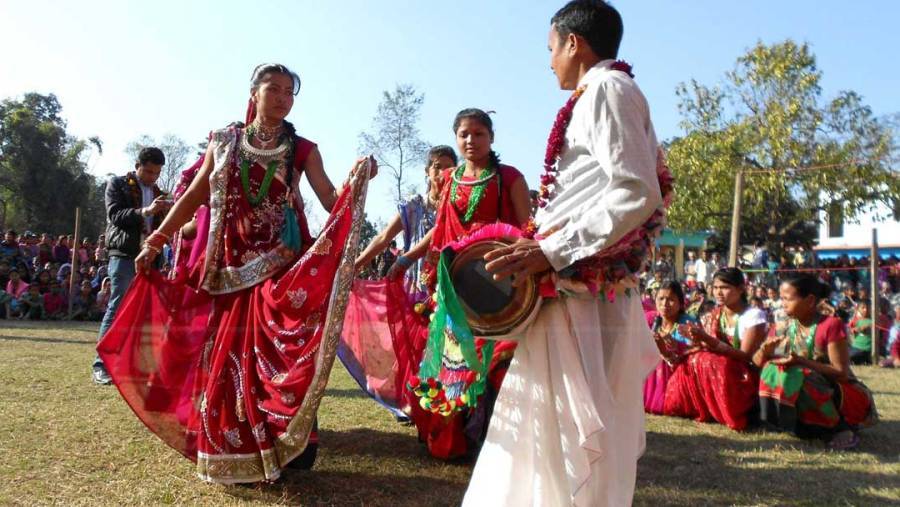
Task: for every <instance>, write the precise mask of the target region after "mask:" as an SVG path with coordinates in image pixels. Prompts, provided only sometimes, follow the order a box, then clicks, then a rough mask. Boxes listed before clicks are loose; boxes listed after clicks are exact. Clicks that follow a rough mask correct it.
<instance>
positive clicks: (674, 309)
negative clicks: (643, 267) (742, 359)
mask: <svg viewBox="0 0 900 507" xmlns="http://www.w3.org/2000/svg"><path fill="white" fill-rule="evenodd" d="M684 303H685V301H684V292H683V291H682V289H681V283H679V282H678V281H675V280H666V281H665V282H663V283H662V285H661V286H660V287H659V289H658V290H657V291H656V312H657V314H658V315H656V317H655V318H654V319H653V321H652V322H651V324H650V328H651V330H652V331H653V339H654V340H655V341H656V347H657V348H658V349H659V353H660V358H661V359H660V361H659V364H657V365H656V369H655V370H653V371H652V372H650V375H648V376H647V380H645V381H644V410H645V411H647V412H649V413H651V414H662V413H663V406H664V404H665V398H666V385H667V384H668V383H669V378H670V377H671V376H672V372H673V371H674V370H675V368H676V367H677V366H678V365H679V364H680V363H681V362H682V361H683V360H684V356H685V355H686V354H687V352H688V349H689V348H690V346H691V341H690V339H688V337H686V336H685V335H683V334H682V333H681V331H683V330H684V328H681V329H679V327H680V326H681V325H682V324H689V323H694V322H697V320H696V319H695V318H694V317H691V316H690V315H688V314H687V313H686V312H685V308H684Z"/></svg>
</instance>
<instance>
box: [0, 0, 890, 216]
mask: <svg viewBox="0 0 900 507" xmlns="http://www.w3.org/2000/svg"><path fill="white" fill-rule="evenodd" d="M561 5H562V2H555V1H553V2H551V1H540V2H538V1H533V2H527V1H514V0H492V1H484V0H482V1H474V0H457V1H453V2H432V1H424V0H421V1H413V0H405V1H393V0H391V1H389V0H381V1H377V2H375V1H364V0H345V1H343V2H324V1H320V2H313V1H272V2H270V1H259V2H247V1H243V2H237V1H225V0H219V1H216V2H212V1H191V2H178V1H170V0H157V1H154V2H137V1H128V0H120V1H115V2H114V1H81V2H64V1H37V0H35V1H30V2H25V1H14V0H0V26H2V28H0V47H3V48H4V50H3V51H2V52H0V98H6V97H11V96H17V95H20V94H22V93H24V92H27V91H38V92H41V93H51V92H52V93H55V94H57V96H58V97H59V99H60V101H61V103H62V105H63V108H64V115H65V117H66V118H67V119H68V124H69V127H70V131H71V132H72V133H74V134H75V135H78V136H82V137H87V136H91V135H97V136H99V137H100V138H101V139H102V140H103V141H104V144H105V153H104V155H103V156H102V157H96V156H95V157H93V158H92V159H91V161H90V165H91V169H92V171H93V172H95V173H96V174H106V173H108V172H113V173H117V174H122V173H124V172H125V171H126V170H128V168H129V166H130V165H131V163H130V161H129V160H128V159H127V157H126V156H125V154H124V153H123V149H124V147H125V145H126V144H127V143H128V142H129V141H131V140H133V139H134V138H136V137H137V136H139V135H141V134H149V135H151V136H154V137H159V136H161V135H162V134H164V133H167V132H171V133H174V134H176V135H178V136H180V137H182V138H184V139H186V140H188V141H189V142H191V143H194V142H198V141H200V140H201V139H203V138H204V137H205V135H206V132H207V131H209V130H210V129H212V128H218V127H221V126H224V125H225V124H227V123H229V122H230V121H233V120H236V119H241V118H242V117H243V113H244V109H245V106H246V99H247V94H248V83H247V81H248V79H249V75H250V71H251V70H252V68H253V67H254V66H255V65H256V64H258V63H262V62H271V61H276V62H281V63H284V64H286V65H288V66H289V67H291V68H293V69H295V70H296V71H297V72H298V73H299V74H300V75H301V77H302V79H303V88H302V90H301V92H300V96H299V97H298V100H297V102H296V104H295V106H294V110H293V111H292V113H291V116H290V119H291V120H292V121H294V123H295V124H296V125H297V126H298V129H299V130H300V132H301V134H303V135H304V136H306V137H308V138H310V139H312V140H314V141H316V142H317V143H318V144H319V147H320V150H321V152H322V154H323V158H324V160H325V166H326V170H327V171H328V173H329V175H330V176H331V178H332V180H334V181H335V182H336V183H337V182H340V181H343V179H344V178H345V176H346V174H347V171H348V169H349V167H350V165H351V163H352V161H353V159H354V158H355V156H356V154H357V146H358V134H359V132H360V131H362V130H364V129H368V128H369V126H370V124H371V118H372V116H373V114H374V113H375V109H376V106H377V104H378V101H379V100H380V97H381V94H382V92H383V91H384V90H386V89H392V88H393V87H394V85H395V84H396V83H400V82H403V83H412V84H413V85H415V86H416V87H417V88H418V89H419V90H421V91H422V92H424V93H425V105H424V108H423V110H422V119H421V122H420V129H421V131H422V136H423V138H424V139H425V140H426V141H428V142H430V143H432V144H451V143H452V142H453V135H452V133H451V131H450V125H451V123H452V120H453V116H454V115H455V113H456V112H457V111H458V110H460V109H462V108H465V107H481V108H483V109H493V110H495V111H496V112H497V113H496V115H495V116H494V121H495V127H496V131H497V137H496V143H495V148H496V149H497V151H499V152H500V154H501V156H502V158H503V160H504V162H506V163H508V164H511V165H514V166H516V167H518V168H519V169H520V170H522V171H523V172H524V173H525V175H526V176H527V178H528V180H529V182H530V184H531V185H532V186H535V184H536V181H537V175H538V174H539V172H540V169H541V160H542V158H543V150H544V143H545V141H546V136H547V133H548V131H549V128H550V125H551V123H552V120H553V116H554V114H555V112H556V110H557V109H558V108H559V107H560V106H561V105H562V103H563V102H564V101H565V99H566V96H567V95H566V93H565V92H562V91H560V90H558V89H557V87H556V80H555V78H554V77H553V75H552V73H551V71H550V69H549V53H548V51H547V30H548V24H549V19H550V16H552V14H553V12H555V10H556V9H557V8H559V7H560V6H561ZM615 5H616V6H617V7H618V8H619V10H620V11H621V12H622V16H623V18H624V21H625V36H624V40H623V43H622V49H621V53H620V56H621V57H622V58H624V59H626V60H628V61H630V62H631V63H633V64H634V66H635V74H636V76H637V80H638V82H639V83H640V85H641V87H642V88H643V90H644V92H645V94H646V95H647V98H648V100H649V102H650V106H651V110H652V114H653V120H654V123H655V125H656V129H657V133H658V135H659V137H660V139H666V138H669V137H672V136H674V135H677V134H678V133H679V132H680V131H679V128H678V121H679V117H678V112H677V101H676V97H675V92H674V90H675V86H676V85H677V84H678V83H679V82H682V81H686V80H689V79H691V78H694V79H697V80H699V81H701V82H703V83H707V84H713V83H715V82H717V81H719V80H721V78H722V76H723V74H724V72H725V71H727V70H729V69H731V68H732V66H733V64H734V61H735V59H736V58H737V57H738V56H739V55H740V54H742V53H743V52H744V50H746V49H747V48H748V47H750V46H752V45H753V44H755V43H756V41H758V40H762V41H764V42H767V43H771V42H777V41H780V40H783V39H785V38H788V37H790V38H793V39H795V40H798V41H805V42H809V43H810V44H812V47H813V50H814V52H815V53H816V55H817V56H818V64H819V68H820V69H821V70H822V71H823V72H824V81H823V85H824V91H825V96H826V97H828V96H832V95H833V94H834V93H835V92H836V91H838V90H841V89H853V90H856V91H858V92H859V93H861V94H862V95H863V97H864V99H865V101H866V103H867V104H869V105H870V106H871V107H872V108H873V110H874V111H875V112H876V114H878V115H882V114H889V113H894V112H897V111H900V99H898V96H897V90H898V85H900V66H898V65H896V63H891V62H896V60H897V58H896V54H895V53H896V51H897V49H898V48H900V35H898V30H897V28H896V20H897V19H900V2H895V1H891V0H867V1H862V2H846V1H843V2H838V1H833V0H827V1H813V0H791V1H784V0H781V1H775V0H755V1H753V2H736V1H711V0H703V1H701V0H681V1H671V0H628V1H626V0H619V1H617V2H615ZM386 176H387V175H386V174H383V175H382V176H380V177H379V179H378V180H376V182H375V183H374V184H373V185H372V186H371V187H370V197H369V201H368V205H367V209H368V210H369V212H370V214H371V215H373V216H375V217H380V218H382V219H386V218H388V217H389V216H390V215H391V214H392V213H393V210H392V205H391V199H390V197H388V196H389V193H388V192H389V190H388V189H389V187H390V185H391V181H390V178H389V177H386ZM306 194H307V197H309V190H308V187H307V190H306ZM320 214H321V213H320Z"/></svg>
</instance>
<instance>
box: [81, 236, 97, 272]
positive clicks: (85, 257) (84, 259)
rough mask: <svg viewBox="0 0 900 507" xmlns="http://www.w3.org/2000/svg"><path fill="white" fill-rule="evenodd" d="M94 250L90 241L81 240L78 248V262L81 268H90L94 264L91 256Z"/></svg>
mask: <svg viewBox="0 0 900 507" xmlns="http://www.w3.org/2000/svg"><path fill="white" fill-rule="evenodd" d="M93 251H94V248H93V247H92V246H91V240H89V239H87V238H84V239H83V240H81V246H80V247H78V262H79V263H80V264H81V265H82V266H90V265H92V264H93V263H94V261H93V256H92V255H91V254H92V253H93Z"/></svg>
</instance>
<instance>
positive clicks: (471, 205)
mask: <svg viewBox="0 0 900 507" xmlns="http://www.w3.org/2000/svg"><path fill="white" fill-rule="evenodd" d="M465 171H466V164H465V163H463V164H462V165H461V166H459V168H458V169H457V170H456V171H455V172H454V173H453V175H452V176H453V182H452V183H451V185H450V197H451V199H452V200H453V202H456V200H457V199H459V195H458V194H457V191H458V190H459V185H460V184H462V185H467V186H471V187H472V193H471V194H469V202H468V203H467V204H466V214H465V215H464V216H463V218H462V221H463V223H466V222H468V221H470V220H472V215H474V214H475V210H476V209H478V204H480V203H481V199H482V198H483V197H484V191H485V190H486V189H487V185H488V183H489V182H490V181H491V179H493V177H494V175H495V174H496V172H495V173H492V172H491V171H492V169H491V167H485V168H484V169H482V170H481V174H479V175H478V179H477V180H475V181H468V182H467V181H461V180H460V178H462V175H463V174H464V173H465ZM498 192H499V190H498Z"/></svg>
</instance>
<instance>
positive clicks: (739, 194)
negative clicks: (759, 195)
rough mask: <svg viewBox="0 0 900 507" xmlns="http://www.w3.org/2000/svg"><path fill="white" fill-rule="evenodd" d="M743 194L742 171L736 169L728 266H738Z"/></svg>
mask: <svg viewBox="0 0 900 507" xmlns="http://www.w3.org/2000/svg"><path fill="white" fill-rule="evenodd" d="M743 194H744V170H743V169H741V168H738V170H737V174H735V175H734V208H733V209H732V213H731V244H730V245H729V249H728V266H729V267H732V268H735V267H737V266H738V250H739V249H740V248H741V245H740V241H741V207H742V201H743Z"/></svg>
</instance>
